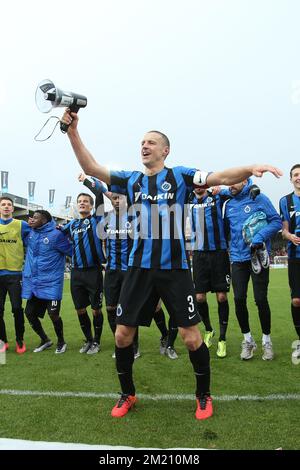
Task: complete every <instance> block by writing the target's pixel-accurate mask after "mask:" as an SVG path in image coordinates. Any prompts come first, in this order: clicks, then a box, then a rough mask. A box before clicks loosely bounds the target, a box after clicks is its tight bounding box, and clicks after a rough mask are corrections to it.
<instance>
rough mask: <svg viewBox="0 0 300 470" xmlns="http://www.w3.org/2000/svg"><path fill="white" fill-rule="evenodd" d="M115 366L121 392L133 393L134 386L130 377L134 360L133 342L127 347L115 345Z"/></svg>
mask: <svg viewBox="0 0 300 470" xmlns="http://www.w3.org/2000/svg"><path fill="white" fill-rule="evenodd" d="M115 351H116V367H117V372H118V378H119V381H120V385H121V390H122V393H125V394H126V395H135V387H134V383H133V378H132V364H133V362H134V353H133V344H131V345H130V346H127V348H118V346H116V349H115Z"/></svg>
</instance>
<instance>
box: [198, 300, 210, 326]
mask: <svg viewBox="0 0 300 470" xmlns="http://www.w3.org/2000/svg"><path fill="white" fill-rule="evenodd" d="M197 308H198V312H199V313H200V316H201V318H202V321H203V323H204V326H205V330H206V331H212V330H213V328H212V326H211V324H210V319H209V310H208V303H207V302H206V301H205V302H197Z"/></svg>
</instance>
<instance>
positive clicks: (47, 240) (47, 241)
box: [43, 237, 49, 245]
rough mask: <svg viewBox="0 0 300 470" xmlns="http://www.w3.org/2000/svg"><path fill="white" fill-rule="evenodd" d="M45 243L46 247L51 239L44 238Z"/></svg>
mask: <svg viewBox="0 0 300 470" xmlns="http://www.w3.org/2000/svg"><path fill="white" fill-rule="evenodd" d="M43 243H44V244H45V245H48V243H49V238H47V237H46V238H44V240H43Z"/></svg>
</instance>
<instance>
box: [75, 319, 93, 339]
mask: <svg viewBox="0 0 300 470" xmlns="http://www.w3.org/2000/svg"><path fill="white" fill-rule="evenodd" d="M78 320H79V323H80V327H81V330H82V332H83V334H84V336H85V337H86V340H87V341H93V336H92V328H91V320H90V318H89V316H88V314H87V312H85V313H82V314H80V315H78Z"/></svg>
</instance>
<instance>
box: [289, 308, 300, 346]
mask: <svg viewBox="0 0 300 470" xmlns="http://www.w3.org/2000/svg"><path fill="white" fill-rule="evenodd" d="M291 311H292V317H293V323H294V327H295V330H296V333H297V335H298V336H299V339H300V307H295V306H294V305H293V304H292V305H291Z"/></svg>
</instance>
